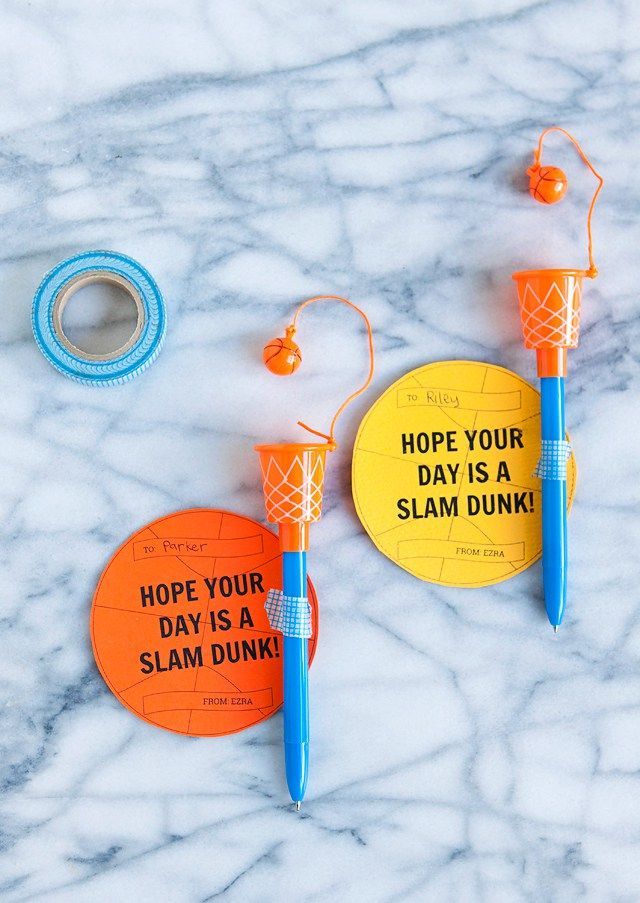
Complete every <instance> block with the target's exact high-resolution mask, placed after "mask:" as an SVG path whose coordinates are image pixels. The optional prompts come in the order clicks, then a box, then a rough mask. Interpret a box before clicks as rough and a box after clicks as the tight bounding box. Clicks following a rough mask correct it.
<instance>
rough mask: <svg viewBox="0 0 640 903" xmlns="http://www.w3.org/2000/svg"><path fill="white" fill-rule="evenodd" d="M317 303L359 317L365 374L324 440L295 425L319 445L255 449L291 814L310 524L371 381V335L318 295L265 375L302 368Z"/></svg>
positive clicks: (299, 767)
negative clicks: (305, 330)
mask: <svg viewBox="0 0 640 903" xmlns="http://www.w3.org/2000/svg"><path fill="white" fill-rule="evenodd" d="M317 301H338V302H339V303H341V304H345V305H347V307H350V308H351V309H352V310H354V311H356V313H358V314H359V315H360V316H361V317H362V319H363V321H364V324H365V327H366V330H367V340H368V346H369V371H368V373H367V377H366V379H365V381H364V383H363V384H362V385H361V386H360V387H359V388H358V389H356V391H355V392H352V393H351V394H350V395H349V396H348V397H347V398H346V399H345V400H344V401H343V402H342V404H341V405H340V407H339V408H338V410H337V411H336V413H335V414H334V416H333V419H332V421H331V426H330V428H329V432H328V433H322V432H320V431H319V430H316V429H313V428H312V427H310V426H307V425H306V424H304V423H302V421H300V420H299V421H298V424H299V426H301V427H303V428H304V429H306V430H307V432H309V433H313V434H314V435H315V436H319V437H320V438H321V439H323V440H325V441H323V442H317V441H316V442H282V443H277V444H274V445H258V446H256V451H258V452H259V454H260V467H261V470H262V485H263V490H264V501H265V508H266V511H267V520H268V521H269V522H270V523H272V524H278V534H279V539H280V551H281V552H282V592H281V593H280V592H279V591H277V590H271V591H270V592H269V593H267V601H266V603H265V607H266V609H267V614H268V617H269V623H270V624H271V627H272V628H273V629H274V630H280V631H281V632H282V634H283V637H284V641H283V648H284V661H283V691H284V758H285V771H286V775H287V786H288V788H289V794H290V796H291V799H292V800H293V802H294V803H295V806H296V809H300V804H301V802H302V800H303V799H304V795H305V793H306V789H307V780H308V776H309V674H308V671H309V645H308V640H309V637H311V636H312V632H311V631H312V626H313V625H312V623H311V609H310V607H309V602H308V600H307V550H308V548H309V524H313V523H315V522H316V521H318V520H319V519H320V515H321V514H322V491H323V488H324V472H325V464H326V456H327V452H331V451H334V450H335V448H336V441H335V438H334V432H335V427H336V423H337V421H338V418H339V417H340V415H341V414H342V412H343V411H344V410H345V408H346V407H347V405H348V404H349V403H350V402H352V401H353V400H354V399H355V398H357V397H358V396H359V395H360V394H361V393H362V392H364V391H365V389H366V388H367V387H368V386H369V385H370V383H371V380H372V378H373V358H374V353H373V334H372V331H371V323H370V322H369V319H368V317H367V315H366V314H365V313H364V311H362V310H360V308H359V307H358V306H357V305H355V304H353V303H352V302H351V301H349V300H348V299H347V298H341V297H340V296H339V295H317V296H316V297H314V298H308V299H307V300H306V301H303V302H302V304H300V305H299V307H298V309H297V310H296V312H295V314H294V317H293V320H292V322H291V323H290V324H289V326H287V328H286V329H285V334H284V336H282V337H278V338H275V339H271V340H270V341H269V342H267V344H266V345H265V346H264V349H263V360H264V363H265V365H266V367H267V369H268V370H270V371H271V372H272V373H275V374H277V375H278V376H288V375H290V374H291V373H294V372H295V371H296V370H297V369H298V367H299V366H300V362H301V360H302V354H301V353H300V348H299V346H298V345H297V344H296V343H295V342H294V340H293V337H294V335H295V334H296V329H297V326H296V324H297V320H298V316H299V314H300V312H301V311H303V310H304V309H305V308H306V307H308V306H309V305H310V304H315V303H316V302H317Z"/></svg>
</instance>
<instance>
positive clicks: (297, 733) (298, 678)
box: [282, 551, 309, 809]
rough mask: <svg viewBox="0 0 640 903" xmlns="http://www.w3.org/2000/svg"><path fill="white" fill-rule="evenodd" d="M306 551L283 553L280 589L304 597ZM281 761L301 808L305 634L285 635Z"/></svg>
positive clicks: (305, 748) (305, 757)
mask: <svg viewBox="0 0 640 903" xmlns="http://www.w3.org/2000/svg"><path fill="white" fill-rule="evenodd" d="M306 586H307V553H306V552H305V551H302V552H283V553H282V591H283V593H284V595H285V596H288V597H293V598H304V597H305V596H306ZM283 671H284V762H285V770H286V774H287V786H288V788H289V796H290V797H291V799H292V800H293V801H294V803H295V804H296V808H297V809H299V808H300V803H301V802H302V800H303V799H304V795H305V791H306V789H307V780H308V777H309V662H308V641H307V639H306V637H302V638H301V637H293V636H285V637H284V664H283Z"/></svg>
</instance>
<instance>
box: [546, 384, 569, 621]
mask: <svg viewBox="0 0 640 903" xmlns="http://www.w3.org/2000/svg"><path fill="white" fill-rule="evenodd" d="M540 417H541V435H542V441H543V443H558V444H557V445H555V446H553V445H549V446H547V447H548V448H553V447H555V448H557V449H560V450H561V451H560V456H559V460H556V464H557V465H558V466H559V467H560V468H564V473H565V479H562V478H560V479H559V478H558V477H557V475H556V473H555V472H554V473H553V474H552V475H551V476H550V477H547V478H545V477H544V476H543V478H542V582H543V588H544V604H545V608H546V610H547V617H548V618H549V623H550V624H551V626H552V627H553V629H554V630H555V631H556V633H557V631H558V627H559V626H560V624H562V618H563V616H564V610H565V606H566V603H567V481H566V454H565V453H564V452H563V451H562V449H563V447H565V446H564V440H565V426H564V377H563V376H543V377H541V379H540ZM543 454H544V452H543ZM557 457H558V456H557V455H556V458H557ZM561 476H562V474H561Z"/></svg>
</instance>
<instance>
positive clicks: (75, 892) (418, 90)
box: [0, 0, 640, 903]
mask: <svg viewBox="0 0 640 903" xmlns="http://www.w3.org/2000/svg"><path fill="white" fill-rule="evenodd" d="M0 54H1V56H0V72H1V76H0V159H1V165H0V236H1V242H0V285H1V291H2V318H1V320H0V335H1V340H2V358H1V362H0V367H1V373H2V387H3V388H2V392H1V393H0V411H1V417H0V424H1V430H2V443H1V446H0V447H1V449H2V451H1V458H2V478H1V480H0V486H1V494H2V518H1V523H2V553H1V554H2V565H3V567H2V571H1V575H2V576H1V580H2V596H1V601H0V606H1V609H0V611H1V620H0V629H1V631H2V633H1V638H2V655H1V656H0V676H1V680H2V690H1V701H2V709H1V716H0V717H1V721H0V745H1V747H2V755H1V759H0V787H1V789H2V798H1V803H0V805H1V814H0V843H1V848H2V856H1V859H0V897H1V898H2V900H7V901H23V900H40V899H42V900H53V901H67V900H71V901H85V900H87V901H89V900H91V901H112V900H116V899H117V900H123V901H141V903H146V901H152V900H153V901H156V900H168V901H170V903H174V901H175V903H183V901H185V903H187V901H188V903H191V901H204V900H211V899H214V898H217V897H224V898H225V899H228V900H229V901H235V900H238V901H247V900H249V901H253V900H264V899H267V900H276V899H278V900H281V899H284V900H287V901H289V900H291V901H300V900H309V901H311V900H313V901H334V900H339V901H376V903H377V901H391V900H398V899H402V900H421V901H423V900H426V901H438V903H444V901H453V903H458V901H462V903H466V901H483V903H484V901H490V903H519V901H535V903H539V901H554V903H565V901H574V900H588V901H598V903H604V901H619V903H622V901H625V903H629V901H635V900H639V899H640V607H639V602H638V583H639V581H638V567H637V561H638V544H639V541H640V536H639V530H638V510H637V508H638V500H639V495H640V490H639V485H640V484H639V481H638V476H639V466H638V452H637V443H638V438H639V431H638V415H637V409H638V384H639V382H640V365H639V362H638V347H639V344H640V335H639V328H638V322H639V321H638V297H637V286H638V282H639V279H638V277H639V265H638V250H637V241H638V237H637V236H638V232H637V217H638V213H639V211H640V188H639V182H638V145H639V140H640V120H639V118H638V103H639V100H640V90H639V88H638V85H639V83H640V12H639V10H638V4H637V3H635V2H633V0H627V2H615V0H609V2H605V0H602V2H583V3H572V2H568V0H567V2H559V0H539V2H529V3H527V2H523V0H473V2H467V3H462V2H455V3H435V2H432V3H424V2H417V0H414V2H403V3H399V2H391V0H344V2H342V3H339V4H338V3H334V2H331V0H253V2H252V0H233V2H231V0H230V2H205V0H158V2H153V3H152V2H146V3H143V2H140V3H130V2H126V0H113V2H94V3H86V2H82V0H56V2H54V0H51V2H42V0H33V2H30V3H24V2H20V0H5V2H3V3H2V4H1V5H0ZM554 122H557V123H559V124H562V125H564V126H566V127H568V128H570V129H572V130H574V131H575V132H576V134H577V135H578V136H579V137H580V138H582V139H583V140H584V143H585V146H586V148H587V149H588V151H589V152H590V153H591V154H592V156H593V159H594V161H595V162H596V163H597V164H599V166H600V167H601V168H602V170H603V171H604V173H605V175H606V177H607V180H608V181H607V186H606V190H605V192H604V193H603V196H602V203H601V206H600V208H599V209H598V211H597V216H596V224H595V236H596V259H597V262H598V264H599V266H600V270H601V276H600V278H599V280H598V281H597V283H596V284H594V285H589V286H588V293H587V300H586V302H585V305H584V317H583V323H584V329H583V338H582V343H581V346H580V349H579V350H578V351H576V352H575V353H574V354H573V355H572V358H571V379H570V385H569V396H568V422H569V427H570V430H571V432H572V434H573V439H574V443H575V447H576V453H577V457H578V464H579V470H580V478H579V487H578V495H577V499H576V504H575V509H574V511H573V514H572V517H571V539H572V545H571V555H572V570H571V588H570V611H569V615H568V618H567V621H566V626H564V627H563V628H562V631H561V634H560V636H559V638H558V640H557V641H554V638H553V635H552V633H551V631H550V629H549V627H548V625H547V623H546V621H545V618H544V614H543V611H542V607H541V601H540V597H539V582H540V572H539V568H538V567H537V566H536V567H533V568H532V569H531V570H530V571H529V572H528V573H526V574H524V575H523V576H521V577H519V578H516V579H513V580H511V581H510V582H507V583H504V584H502V585H501V586H498V587H493V588H488V589H484V590H477V591H474V592H465V591H454V590H445V589H442V588H438V587H432V586H429V585H427V584H421V583H419V582H418V581H417V580H415V579H413V578H411V577H410V576H409V575H408V574H406V573H404V572H403V571H401V570H400V569H399V568H397V567H395V566H394V565H392V564H391V563H390V562H388V561H387V560H386V559H384V558H382V557H381V556H380V555H379V554H378V553H377V552H376V550H375V549H374V547H373V546H372V544H371V542H370V541H369V540H368V538H367V537H366V536H365V535H363V531H362V529H361V528H360V526H359V524H358V522H357V520H356V518H355V515H354V512H353V508H352V504H351V501H350V490H349V457H350V454H349V452H350V445H351V443H352V441H353V437H354V435H355V430H356V427H357V424H358V421H359V419H360V417H361V415H362V413H363V412H364V410H365V408H366V406H367V404H368V403H370V402H371V401H372V400H373V397H374V394H376V393H379V392H381V391H382V390H383V389H384V388H385V387H386V386H387V385H389V383H390V382H391V381H393V380H394V379H395V378H397V377H398V376H399V375H401V374H402V373H403V372H405V371H407V370H409V369H411V368H413V367H415V366H417V365H420V364H422V363H425V362H428V361H432V360H438V359H446V358H456V357H460V358H471V359H479V360H489V361H494V362H496V363H500V364H504V365H506V366H508V367H511V368H513V369H515V370H517V371H518V372H519V373H521V374H523V375H524V376H526V377H528V378H530V379H533V378H534V370H533V366H534V364H533V359H532V356H531V355H530V354H529V353H526V352H525V351H524V350H523V348H522V345H521V341H520V337H519V325H518V322H517V314H516V308H515V304H514V297H513V289H512V286H511V283H510V279H509V274H510V273H511V271H513V270H515V269H517V268H520V267H521V266H523V265H536V264H538V265H545V264H554V263H559V264H567V263H570V264H574V265H582V264H583V262H584V259H585V258H584V253H583V239H584V235H583V222H584V211H585V205H586V203H587V201H588V197H589V193H590V191H591V187H592V183H591V182H590V181H589V177H588V174H587V173H586V171H585V170H584V169H583V168H582V167H581V166H580V164H579V162H578V161H577V158H576V157H575V156H574V155H573V153H572V151H571V150H570V149H569V148H568V147H567V146H565V145H563V144H562V143H561V141H559V140H551V141H550V142H549V154H548V157H547V158H546V159H547V160H548V161H549V162H557V163H558V164H559V165H563V166H565V167H566V169H567V171H568V172H569V175H570V179H571V190H572V194H571V196H570V197H571V200H570V201H567V202H566V203H565V204H563V205H562V207H559V208H555V210H554V211H553V212H550V211H548V210H543V209H542V208H540V207H538V206H537V205H535V204H533V203H532V202H531V201H530V199H529V198H528V196H527V195H526V194H524V193H522V191H521V188H522V184H521V172H522V170H523V168H524V166H525V164H526V163H528V162H529V159H530V156H529V155H530V152H531V149H532V147H533V145H534V142H535V140H536V137H537V134H538V132H539V130H540V129H541V128H542V127H543V126H545V125H547V124H551V123H554ZM91 247H107V248H113V249H116V250H120V251H124V252H125V253H128V254H130V255H131V256H133V257H135V258H137V259H139V260H141V261H142V262H143V263H145V264H146V265H147V266H148V268H149V269H150V270H151V272H152V273H153V274H154V275H155V277H156V279H157V281H158V282H159V284H160V286H161V287H162V289H163V291H164V294H165V296H166V299H167V303H168V309H169V316H170V327H169V333H168V339H167V344H166V346H165V349H164V351H163V353H162V355H161V357H160V359H159V360H158V362H157V363H156V364H155V365H154V367H153V368H152V369H151V370H150V371H148V372H147V373H146V374H145V375H143V376H142V377H140V378H139V379H138V380H135V381H134V382H132V383H131V384H129V385H127V386H125V387H122V388H116V389H108V390H104V391H93V390H91V389H88V388H84V387H82V386H77V385H74V384H73V383H72V382H70V381H68V380H66V379H64V378H63V377H61V376H59V375H58V374H57V373H56V372H55V371H54V370H53V369H52V368H50V367H49V366H48V364H47V363H46V362H45V361H44V359H43V358H42V357H41V356H40V354H39V353H38V350H37V348H36V346H35V344H34V342H33V339H32V336H31V332H30V324H29V311H30V303H31V298H32V295H33V291H34V289H35V287H36V286H37V284H38V282H39V280H40V278H41V276H42V274H43V273H44V272H45V271H46V270H47V269H48V268H49V267H50V266H52V265H53V264H55V263H56V262H58V261H59V260H61V259H62V258H64V257H66V256H68V255H70V254H72V253H75V252H77V251H80V250H85V249H87V248H91ZM327 291H329V292H338V293H345V294H348V295H349V296H350V297H351V298H353V299H354V300H355V301H356V302H358V303H360V304H362V305H363V306H364V307H365V308H366V310H367V311H368V312H369V314H370V316H371V318H372V320H373V321H374V324H375V327H376V332H377V345H378V369H377V374H376V378H375V387H374V390H373V392H372V393H371V394H370V395H369V396H368V399H366V400H363V401H362V403H358V404H357V405H355V406H354V408H353V409H352V410H350V411H349V413H348V416H347V417H346V418H345V421H344V422H343V423H342V426H341V436H340V438H341V439H342V448H341V450H340V451H339V452H338V453H337V455H336V460H335V461H334V466H333V469H332V471H331V476H330V485H329V491H328V496H327V510H326V516H325V518H324V520H323V522H322V523H321V524H320V525H319V526H318V527H317V528H316V529H315V533H314V550H313V562H312V574H313V577H314V579H315V582H316V584H317V587H318V590H319V593H320V597H321V608H322V634H321V644H320V649H319V652H318V656H317V661H316V664H315V666H314V669H313V712H312V718H313V766H312V776H311V783H310V791H309V798H308V802H307V803H306V804H305V806H304V815H303V817H302V818H298V817H296V816H295V815H294V814H293V813H292V812H291V811H290V810H289V808H288V805H287V798H286V792H285V787H284V784H283V779H282V773H281V764H280V730H281V721H280V716H276V717H275V718H273V719H272V720H271V721H270V722H267V723H265V724H263V725H262V726H260V727H259V728H257V729H255V730H253V731H249V732H245V733H244V734H240V735H238V736H234V737H230V738H227V739H224V740H219V741H215V740H187V739H185V738H182V737H179V736H176V735H172V734H169V733H164V732H162V731H160V730H156V729H153V728H150V727H148V726H147V725H145V724H144V723H142V722H140V721H138V720H137V719H136V718H134V717H133V716H132V715H130V714H129V713H128V712H127V711H126V710H125V709H123V708H122V707H121V706H120V705H119V704H118V703H117V702H116V701H115V699H114V698H113V697H112V696H111V695H110V694H109V692H108V691H107V689H106V687H105V685H104V684H103V682H102V680H101V678H100V676H99V675H98V672H97V671H96V668H95V666H94V663H93V660H92V656H91V650H90V645H89V638H88V614H89V605H90V599H91V595H92V591H93V588H94V586H95V583H96V580H97V577H98V575H99V573H100V571H101V569H102V567H103V566H104V564H105V562H106V560H107V558H108V556H109V554H110V553H111V551H112V550H113V549H114V548H115V547H116V546H117V545H118V544H119V543H120V542H121V541H122V540H123V539H124V538H125V537H126V536H127V535H129V534H130V533H131V532H133V531H134V530H135V529H136V528H137V527H139V526H140V525H142V524H144V523H145V522H147V521H148V520H150V519H153V518H155V517H158V516H160V515H162V514H165V513H168V512H170V511H173V510H176V509H179V508H183V507H188V506H210V505H214V506H215V505H217V506H220V507H229V508H233V509H236V510H238V511H240V512H243V513H245V514H248V515H251V516H255V517H260V516H262V499H261V491H260V487H259V483H258V472H257V467H256V460H255V457H254V453H253V451H252V445H253V443H254V442H255V441H256V440H259V439H263V438H265V437H272V436H285V435H287V434H291V433H290V427H289V424H290V423H292V422H293V421H294V420H295V419H296V418H297V417H298V416H304V417H305V419H307V420H308V421H309V422H312V423H318V424H322V423H324V422H325V421H326V418H327V416H328V415H329V413H330V412H331V409H332V402H333V399H335V398H337V397H339V396H340V393H341V392H342V390H343V389H344V388H345V386H346V385H347V384H348V383H350V382H351V381H354V380H355V379H356V378H357V377H358V373H359V370H360V369H361V368H362V366H363V365H364V356H363V357H362V358H361V359H354V360H353V361H351V362H347V361H345V367H344V370H343V371H342V372H341V373H339V374H337V375H334V376H332V375H331V374H330V373H328V372H327V366H326V360H325V359H324V358H325V355H324V354H323V352H325V351H326V349H327V348H330V349H332V353H335V354H336V356H338V357H339V356H340V355H341V354H342V353H344V355H345V358H348V357H349V355H350V353H351V351H350V349H351V348H352V347H353V343H354V342H356V341H357V328H358V327H357V324H356V322H355V318H353V319H350V318H349V315H348V314H343V313H342V312H341V311H340V310H336V311H335V313H332V314H330V313H329V312H328V311H325V312H324V313H323V314H319V313H318V314H311V312H310V313H309V320H308V321H307V322H308V323H310V321H311V319H313V325H314V328H315V330H316V331H315V333H314V335H310V334H309V333H310V331H311V330H309V331H308V332H307V335H306V337H305V351H306V353H307V361H306V366H305V368H304V369H303V370H302V371H301V372H300V373H299V375H298V378H297V380H293V381H291V382H286V383H285V382H284V381H283V382H282V383H278V385H277V386H276V387H275V388H274V382H273V381H272V380H268V379H267V378H266V377H265V374H264V373H263V370H262V368H261V363H260V349H261V346H262V342H263V341H264V339H266V338H268V337H270V336H271V335H274V334H277V333H278V331H279V329H280V327H281V325H282V324H283V323H284V322H285V321H286V319H287V317H288V316H289V313H290V311H291V310H292V309H293V306H294V304H295V303H296V302H297V301H299V300H300V299H301V298H303V297H305V296H307V295H310V294H312V293H316V292H327Z"/></svg>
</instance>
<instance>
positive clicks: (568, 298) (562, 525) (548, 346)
mask: <svg viewBox="0 0 640 903" xmlns="http://www.w3.org/2000/svg"><path fill="white" fill-rule="evenodd" d="M550 132H560V133H561V134H562V135H564V136H565V137H566V138H568V139H569V141H571V143H572V144H573V145H574V147H575V148H576V150H577V151H578V154H579V155H580V158H581V160H582V161H583V163H584V164H585V165H586V166H587V167H588V168H589V170H590V171H591V173H592V174H593V176H595V178H596V180H597V186H596V189H595V191H594V193H593V197H592V198H591V203H590V205H589V211H588V213H587V251H588V255H589V268H588V269H586V270H580V269H574V268H565V267H562V268H558V269H549V270H526V271H524V272H521V273H514V274H513V279H514V280H515V282H516V285H517V288H518V300H519V303H520V319H521V321H522V333H523V336H524V344H525V348H534V349H535V351H536V358H537V368H538V376H539V377H540V404H541V409H540V413H541V430H542V445H541V449H542V452H541V457H540V461H539V464H538V469H537V471H536V475H537V476H539V477H540V478H541V480H542V574H543V583H544V596H545V605H546V609H547V616H548V618H549V621H550V622H551V624H552V626H553V627H554V629H555V630H556V631H557V629H558V627H559V625H560V624H561V623H562V618H563V615H564V609H565V604H566V595H567V482H566V481H567V461H568V459H569V457H570V455H571V449H570V447H569V443H568V442H567V441H566V438H565V422H564V378H565V376H566V372H567V349H568V348H576V347H577V345H578V334H579V330H580V301H581V297H582V281H583V279H584V277H585V276H586V277H587V278H589V279H594V278H595V277H596V276H597V275H598V270H597V268H596V265H595V263H594V260H593V240H592V236H591V218H592V216H593V208H594V207H595V203H596V200H597V198H598V195H599V194H600V190H601V188H602V186H603V184H604V180H603V178H602V176H601V175H600V174H599V173H598V172H596V170H595V169H594V167H593V166H592V165H591V163H590V161H589V159H588V157H587V155H586V154H585V153H584V151H583V150H582V148H581V147H580V145H579V144H578V142H577V141H576V139H575V138H574V137H573V135H570V134H569V132H567V131H566V130H565V129H562V128H560V127H559V126H551V127H550V128H547V129H545V130H544V131H543V132H542V134H541V135H540V139H539V141H538V146H537V148H536V150H535V152H534V155H533V164H532V166H531V167H530V168H529V169H528V170H527V175H528V176H529V178H530V183H529V191H530V193H531V195H532V197H533V198H535V200H537V201H540V202H541V203H543V204H555V203H556V202H557V201H559V200H560V199H561V198H562V197H564V195H565V193H566V190H567V177H566V176H565V174H564V173H563V172H562V170H561V169H558V168H557V167H555V166H541V159H542V145H543V143H544V139H545V138H546V136H547V135H548V134H549V133H550Z"/></svg>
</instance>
